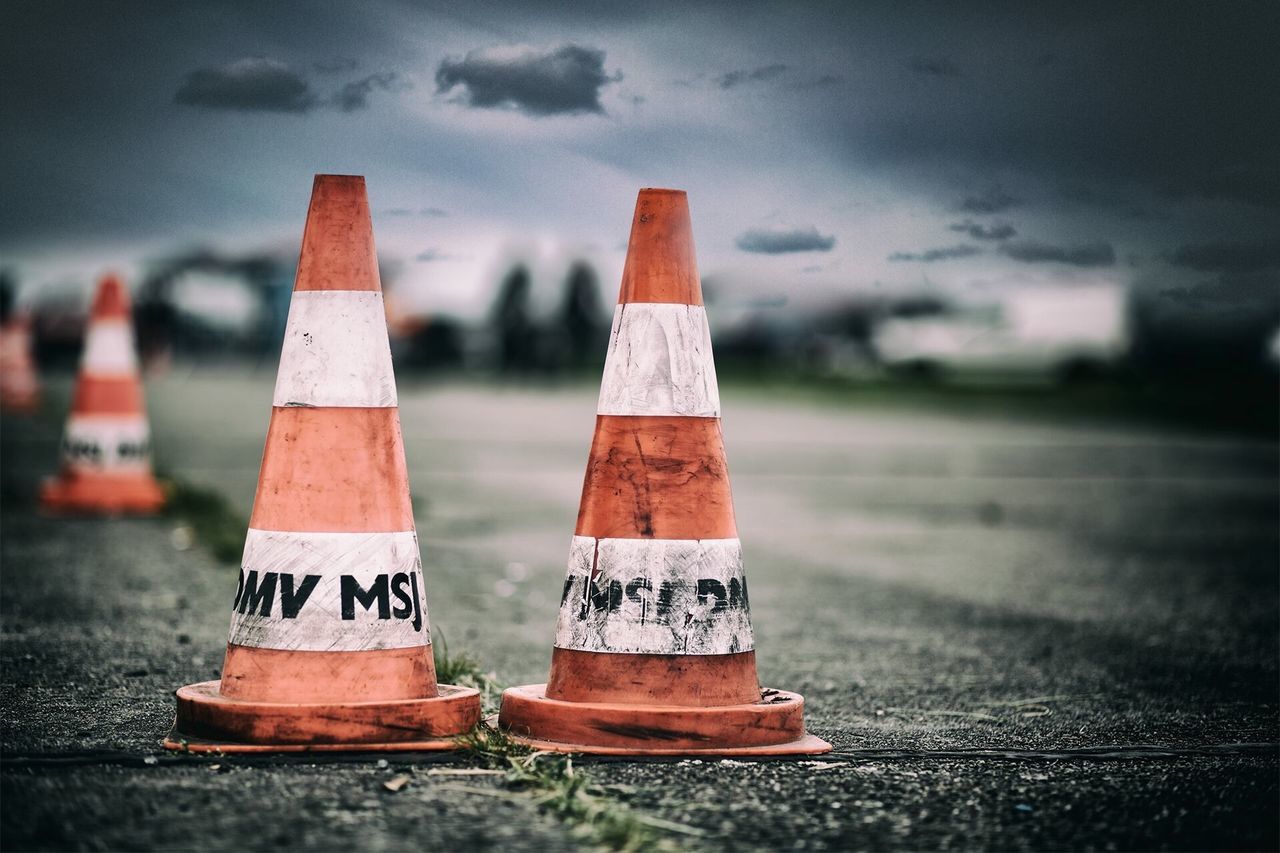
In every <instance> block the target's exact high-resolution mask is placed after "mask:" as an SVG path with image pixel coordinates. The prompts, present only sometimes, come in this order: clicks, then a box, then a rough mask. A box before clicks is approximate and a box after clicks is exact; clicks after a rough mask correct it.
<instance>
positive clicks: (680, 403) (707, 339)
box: [596, 302, 720, 418]
mask: <svg viewBox="0 0 1280 853" xmlns="http://www.w3.org/2000/svg"><path fill="white" fill-rule="evenodd" d="M596 413H597V414H601V415H683V416H688V417H698V418H718V417H720V390H719V387H718V386H717V385H716V365H715V360H714V359H713V358H712V355H711V330H710V329H709V328H708V326H707V311H706V309H705V308H703V307H702V306H701V305H679V304H675V303H669V302H628V303H624V304H621V305H619V306H618V307H617V308H615V309H614V311H613V331H612V332H611V333H610V335H609V352H608V355H607V356H606V357H605V362H604V377H603V378H602V379H601V382H600V403H599V405H598V406H597V407H596Z"/></svg>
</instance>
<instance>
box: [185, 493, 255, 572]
mask: <svg viewBox="0 0 1280 853" xmlns="http://www.w3.org/2000/svg"><path fill="white" fill-rule="evenodd" d="M165 512H166V513H167V515H168V516H169V517H170V518H174V519H177V520H179V521H182V522H184V523H185V524H186V525H188V526H189V527H190V528H191V531H192V534H193V536H194V538H195V540H196V541H197V542H199V543H200V544H201V545H203V546H204V547H205V548H207V549H209V552H210V553H211V554H213V556H214V558H215V559H217V560H218V561H220V562H223V563H238V562H239V561H240V555H241V553H242V552H243V550H244V536H245V531H246V530H247V529H248V527H249V521H248V519H246V518H244V517H243V516H241V515H240V514H239V513H237V512H236V511H235V510H234V509H232V508H231V504H230V503H229V502H228V501H227V499H226V498H224V497H223V496H222V494H221V493H220V492H217V491H215V490H213V489H209V488H205V487H204V486H197V485H196V484H194V483H191V482H188V481H186V480H180V479H176V478H173V479H171V480H170V481H169V502H168V504H167V505H166V507H165Z"/></svg>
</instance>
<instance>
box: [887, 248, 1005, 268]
mask: <svg viewBox="0 0 1280 853" xmlns="http://www.w3.org/2000/svg"><path fill="white" fill-rule="evenodd" d="M981 254H982V249H979V248H978V247H977V246H967V245H964V244H961V245H959V246H943V247H941V248H938V249H925V250H923V251H920V252H894V253H893V254H892V255H890V256H889V260H891V261H895V262H898V261H919V262H921V263H926V264H932V263H936V262H937V261H954V260H957V259H959V258H971V257H973V256H974V255H981Z"/></svg>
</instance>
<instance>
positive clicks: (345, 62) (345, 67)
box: [311, 57, 360, 74]
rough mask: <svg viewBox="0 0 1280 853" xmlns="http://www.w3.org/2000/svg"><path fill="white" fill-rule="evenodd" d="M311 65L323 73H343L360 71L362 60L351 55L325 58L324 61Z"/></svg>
mask: <svg viewBox="0 0 1280 853" xmlns="http://www.w3.org/2000/svg"><path fill="white" fill-rule="evenodd" d="M311 67H312V68H314V69H315V70H316V71H319V72H320V73H321V74H342V73H344V72H350V71H359V70H360V60H358V59H351V58H349V57H337V58H335V59H329V60H325V61H324V62H313V63H311Z"/></svg>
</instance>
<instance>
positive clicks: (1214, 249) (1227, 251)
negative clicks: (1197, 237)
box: [1171, 241, 1280, 272]
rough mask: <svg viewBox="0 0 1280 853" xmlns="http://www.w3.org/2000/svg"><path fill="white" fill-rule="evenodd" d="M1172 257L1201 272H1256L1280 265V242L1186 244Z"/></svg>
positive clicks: (1181, 264) (1177, 261) (1183, 265)
mask: <svg viewBox="0 0 1280 853" xmlns="http://www.w3.org/2000/svg"><path fill="white" fill-rule="evenodd" d="M1171 260H1172V261H1173V263H1174V264H1176V265H1177V266H1180V267H1187V268H1188V269H1193V270H1196V271H1198V272H1257V271H1259V270H1267V269H1274V268H1277V267H1280V241H1278V242H1273V243H1200V244H1195V245H1187V246H1182V247H1180V248H1179V249H1178V250H1177V251H1176V252H1174V253H1173V257H1172V258H1171Z"/></svg>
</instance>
